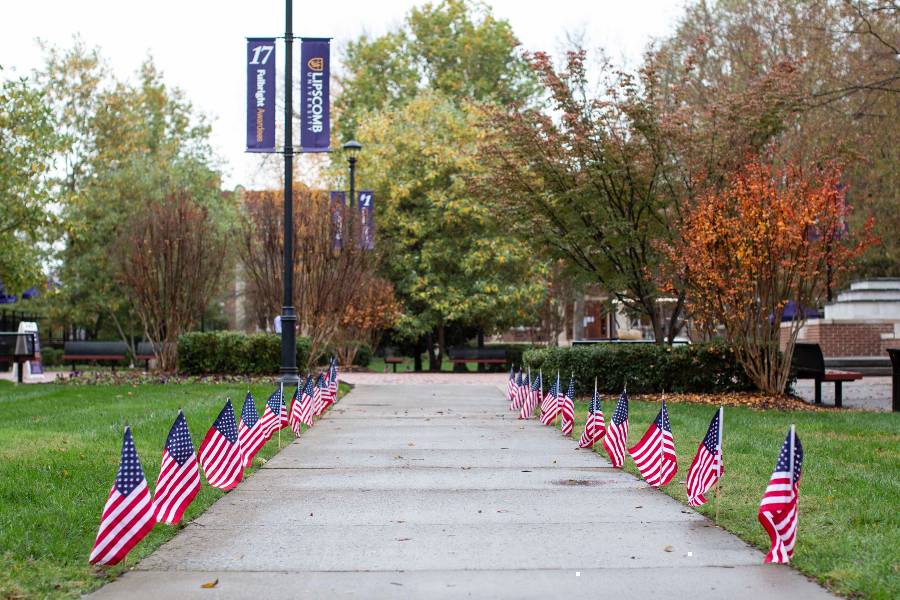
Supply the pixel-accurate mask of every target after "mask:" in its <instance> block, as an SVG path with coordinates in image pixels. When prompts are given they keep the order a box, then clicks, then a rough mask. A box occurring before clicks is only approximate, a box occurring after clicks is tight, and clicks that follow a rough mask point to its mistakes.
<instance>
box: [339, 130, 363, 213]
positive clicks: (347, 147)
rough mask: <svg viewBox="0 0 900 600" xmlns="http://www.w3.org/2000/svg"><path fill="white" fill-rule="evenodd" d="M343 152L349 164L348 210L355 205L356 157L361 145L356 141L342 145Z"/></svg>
mask: <svg viewBox="0 0 900 600" xmlns="http://www.w3.org/2000/svg"><path fill="white" fill-rule="evenodd" d="M343 148H344V151H345V152H346V153H347V162H348V163H350V208H353V206H354V205H355V204H356V155H357V154H359V151H360V150H362V144H360V143H359V142H357V141H356V140H350V141H349V142H346V143H344V146H343Z"/></svg>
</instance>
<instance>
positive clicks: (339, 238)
mask: <svg viewBox="0 0 900 600" xmlns="http://www.w3.org/2000/svg"><path fill="white" fill-rule="evenodd" d="M346 205H347V193H346V192H341V191H335V192H331V231H332V237H333V239H334V249H335V250H340V249H341V248H343V247H344V207H345V206H346Z"/></svg>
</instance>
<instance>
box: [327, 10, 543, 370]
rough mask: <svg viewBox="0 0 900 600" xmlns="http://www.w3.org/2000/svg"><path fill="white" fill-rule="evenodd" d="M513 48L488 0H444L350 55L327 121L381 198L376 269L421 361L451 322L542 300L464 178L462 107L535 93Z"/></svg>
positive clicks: (486, 321) (502, 318)
mask: <svg viewBox="0 0 900 600" xmlns="http://www.w3.org/2000/svg"><path fill="white" fill-rule="evenodd" d="M518 45H519V43H518V40H517V39H516V37H515V35H514V34H513V31H512V27H511V26H510V24H509V23H508V22H507V21H505V20H502V19H497V18H495V17H494V16H493V14H492V12H491V10H490V8H489V7H488V6H487V5H485V4H484V3H481V2H472V1H469V0H442V1H440V2H436V3H428V4H424V5H422V6H420V7H416V8H413V9H412V10H411V11H410V12H409V13H408V15H407V17H406V19H405V20H404V22H403V24H402V25H401V27H399V28H398V29H396V30H394V31H391V32H388V33H387V34H385V35H382V36H380V37H377V38H369V37H366V36H363V37H361V38H360V39H359V40H357V41H356V42H353V43H351V44H350V45H349V46H348V48H347V51H346V56H345V59H344V67H345V71H346V75H344V76H343V77H342V78H340V80H339V83H340V87H339V89H340V92H339V95H338V97H337V98H336V101H335V109H336V128H335V129H336V132H337V134H338V135H340V136H341V138H342V139H347V138H350V137H357V138H359V140H360V141H361V142H362V143H363V145H364V147H365V151H364V155H363V157H362V158H361V159H360V163H359V164H360V173H359V177H358V182H360V183H359V185H360V186H361V187H366V188H373V189H374V190H375V192H376V194H377V196H376V198H377V200H376V223H377V224H378V241H377V243H378V245H379V250H380V251H383V252H384V256H385V260H384V261H383V262H382V271H383V273H384V274H385V275H386V276H387V278H388V279H390V280H391V282H392V283H393V285H394V287H395V290H396V294H397V298H398V299H399V300H400V301H401V302H402V303H403V305H404V311H403V317H402V318H401V319H400V322H399V324H398V325H397V326H396V327H395V333H398V334H399V337H403V338H405V339H409V340H415V341H416V345H417V347H418V349H419V350H418V351H416V353H415V355H416V358H417V367H418V356H419V353H420V351H421V350H424V349H428V351H429V355H430V358H431V368H440V367H439V365H440V361H441V359H442V358H443V355H444V351H445V349H446V346H447V337H448V329H452V330H455V331H461V330H466V331H481V332H488V333H490V332H493V331H497V330H500V329H502V328H504V327H508V326H510V325H512V324H520V323H523V322H524V323H529V322H531V321H533V320H535V313H536V305H537V304H539V303H540V301H541V300H543V296H544V289H543V286H542V285H540V281H541V278H542V276H543V272H544V266H543V263H542V262H541V261H530V260H529V258H530V257H529V255H528V254H527V253H526V252H524V251H523V250H522V248H521V246H519V245H518V244H517V243H516V242H514V241H513V240H511V239H509V238H508V237H507V236H506V235H505V234H504V232H502V231H501V230H499V229H498V228H497V227H496V226H495V223H494V221H493V219H492V217H491V215H490V213H489V211H487V210H486V209H485V207H484V205H483V202H482V201H481V199H480V198H479V197H478V196H477V195H474V194H473V193H472V192H471V191H469V190H467V189H466V186H465V183H464V176H465V174H466V173H467V172H469V171H471V170H473V169H478V163H477V160H475V157H474V155H473V154H472V150H473V149H474V147H475V142H476V140H477V138H478V137H479V135H480V132H479V125H478V123H477V118H476V116H475V111H474V108H473V105H470V104H469V103H497V104H506V103H512V102H516V103H519V102H522V103H527V102H529V101H530V100H531V99H532V98H533V96H534V92H535V90H536V82H535V79H534V77H533V76H532V74H531V71H530V70H529V69H528V66H527V64H526V63H525V62H524V60H523V57H522V54H521V52H520V50H519V47H518ZM336 168H337V167H336ZM334 173H335V175H336V177H335V178H336V179H337V177H338V174H337V171H335V172H334ZM435 348H437V351H435Z"/></svg>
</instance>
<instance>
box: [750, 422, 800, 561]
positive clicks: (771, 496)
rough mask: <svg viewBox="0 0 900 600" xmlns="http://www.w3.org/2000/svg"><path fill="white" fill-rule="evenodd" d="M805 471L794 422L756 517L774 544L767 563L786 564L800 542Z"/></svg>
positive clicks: (767, 556) (767, 555) (770, 549)
mask: <svg viewBox="0 0 900 600" xmlns="http://www.w3.org/2000/svg"><path fill="white" fill-rule="evenodd" d="M802 471H803V445H802V444H800V438H799V437H797V433H796V431H795V430H794V426H793V425H791V430H790V431H788V435H787V438H785V440H784V444H782V446H781V454H779V455H778V462H777V463H775V471H774V472H773V473H772V477H771V479H769V485H768V486H767V487H766V493H765V495H764V496H763V499H762V502H760V504H759V513H758V515H757V517H758V518H759V522H760V523H761V524H762V526H763V529H765V530H766V532H767V533H768V534H769V539H770V540H771V541H772V547H771V548H769V553H768V554H766V560H765V562H767V563H770V562H772V563H786V562H788V561H790V560H791V557H792V556H793V555H794V545H795V544H796V543H797V524H798V522H799V518H798V516H797V502H798V500H799V499H800V475H801V473H802Z"/></svg>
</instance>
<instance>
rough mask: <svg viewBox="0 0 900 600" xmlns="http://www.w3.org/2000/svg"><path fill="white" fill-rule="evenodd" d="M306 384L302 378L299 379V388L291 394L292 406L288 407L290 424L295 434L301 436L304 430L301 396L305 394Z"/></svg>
mask: <svg viewBox="0 0 900 600" xmlns="http://www.w3.org/2000/svg"><path fill="white" fill-rule="evenodd" d="M305 385H306V384H305V383H304V381H303V380H302V379H298V380H297V389H295V390H294V395H293V396H291V407H290V408H289V409H288V424H290V426H291V431H293V432H294V435H296V436H299V435H300V432H301V430H302V422H301V421H300V398H301V396H302V395H303V388H304V386H305Z"/></svg>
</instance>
